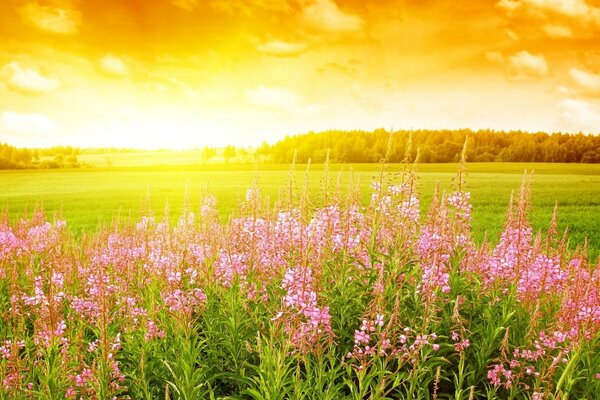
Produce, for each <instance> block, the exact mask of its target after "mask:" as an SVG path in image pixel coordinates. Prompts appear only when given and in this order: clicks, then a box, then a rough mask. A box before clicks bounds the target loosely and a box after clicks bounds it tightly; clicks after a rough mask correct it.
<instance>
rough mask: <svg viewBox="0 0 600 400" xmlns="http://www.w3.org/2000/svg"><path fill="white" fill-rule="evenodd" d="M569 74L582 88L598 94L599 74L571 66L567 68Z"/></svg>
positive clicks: (599, 86)
mask: <svg viewBox="0 0 600 400" xmlns="http://www.w3.org/2000/svg"><path fill="white" fill-rule="evenodd" d="M569 75H570V76H571V79H573V81H575V83H577V85H579V86H580V87H581V88H582V89H585V90H586V91H589V92H593V93H599V94H600V74H594V73H591V72H587V71H583V70H581V69H578V68H571V69H570V70H569Z"/></svg>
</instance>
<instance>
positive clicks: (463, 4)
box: [0, 0, 600, 148]
mask: <svg viewBox="0 0 600 400" xmlns="http://www.w3.org/2000/svg"><path fill="white" fill-rule="evenodd" d="M377 127H384V128H398V129H399V128H463V127H467V128H473V129H478V128H493V129H523V130H529V131H538V130H545V131H559V130H560V131H568V132H579V131H584V132H598V131H599V130H600V1H590V0H587V1H586V0H562V1H561V0H500V1H497V0H494V1H487V0H476V1H456V0H419V1H417V0H405V1H393V0H384V1H371V2H366V1H360V0H343V1H342V0H246V1H237V0H231V1H219V0H97V1H86V0H38V1H22V0H2V1H1V2H0V142H8V143H10V144H13V145H18V146H48V145H55V144H71V145H78V146H133V147H143V148H157V147H161V148H164V147H169V148H182V147H191V146H203V145H205V144H208V145H223V144H227V143H232V144H237V145H253V144H259V143H260V142H262V141H263V140H267V141H269V142H273V141H275V140H277V139H278V138H280V137H282V136H284V135H285V134H293V133H301V132H306V131H309V130H324V129H330V128H336V129H354V128H361V129H373V128H377Z"/></svg>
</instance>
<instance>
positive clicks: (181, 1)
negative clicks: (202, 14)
mask: <svg viewBox="0 0 600 400" xmlns="http://www.w3.org/2000/svg"><path fill="white" fill-rule="evenodd" d="M171 3H173V5H174V6H177V7H180V8H183V9H184V10H187V11H191V10H193V9H194V8H196V7H198V0H171Z"/></svg>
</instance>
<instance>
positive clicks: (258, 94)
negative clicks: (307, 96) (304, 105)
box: [246, 85, 301, 110]
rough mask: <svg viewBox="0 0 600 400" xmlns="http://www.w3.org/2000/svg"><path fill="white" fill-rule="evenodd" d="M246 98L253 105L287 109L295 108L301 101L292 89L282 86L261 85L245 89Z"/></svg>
mask: <svg viewBox="0 0 600 400" xmlns="http://www.w3.org/2000/svg"><path fill="white" fill-rule="evenodd" d="M246 98H247V99H248V100H249V101H250V102H251V103H252V104H255V105H259V106H263V107H268V108H280V109H287V110H290V109H294V108H297V107H298V106H300V103H301V100H300V97H299V96H298V95H297V94H296V93H295V92H294V91H292V90H291V89H288V88H284V87H267V86H262V85H261V86H258V87H256V88H253V89H248V90H246Z"/></svg>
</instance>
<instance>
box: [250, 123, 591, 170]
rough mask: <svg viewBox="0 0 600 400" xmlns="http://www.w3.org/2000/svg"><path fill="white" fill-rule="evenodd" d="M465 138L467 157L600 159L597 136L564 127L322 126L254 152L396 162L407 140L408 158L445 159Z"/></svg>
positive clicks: (284, 157) (270, 156)
mask: <svg viewBox="0 0 600 400" xmlns="http://www.w3.org/2000/svg"><path fill="white" fill-rule="evenodd" d="M466 138H468V146H467V158H468V159H469V161H472V162H494V161H504V162H551V163H600V136H596V135H584V134H581V133H580V134H564V133H553V134H548V133H543V132H539V133H527V132H522V131H510V132H498V131H492V130H479V131H472V130H469V129H461V130H411V131H406V130H403V131H395V132H393V133H392V134H391V135H390V132H389V131H386V130H384V129H377V130H375V131H371V132H367V131H360V130H354V131H337V130H333V131H325V132H319V133H315V132H309V133H307V134H302V135H295V136H287V137H285V138H284V139H282V140H280V141H279V142H277V143H275V144H273V145H268V144H266V143H265V144H263V145H262V146H261V147H259V148H258V149H257V156H258V157H261V158H262V159H266V160H269V161H272V162H276V163H284V162H290V161H291V160H292V159H293V157H294V153H295V154H296V161H298V162H300V163H302V162H306V161H308V160H309V159H310V160H311V161H312V162H316V163H319V162H323V161H325V159H326V157H327V154H328V153H329V161H330V162H335V163H344V162H351V163H372V162H379V161H381V160H382V159H383V158H384V157H385V156H386V154H388V159H387V161H388V162H400V161H402V160H403V159H404V157H405V153H406V149H407V147H408V146H409V141H410V142H411V145H410V148H411V149H412V151H411V152H410V158H412V159H414V158H415V157H416V154H417V152H418V153H419V162H422V163H447V162H456V161H458V160H459V159H460V154H461V150H462V147H463V144H464V142H465V139H466ZM388 146H389V150H388Z"/></svg>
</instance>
